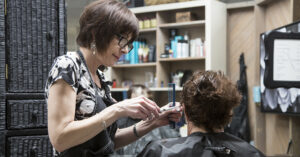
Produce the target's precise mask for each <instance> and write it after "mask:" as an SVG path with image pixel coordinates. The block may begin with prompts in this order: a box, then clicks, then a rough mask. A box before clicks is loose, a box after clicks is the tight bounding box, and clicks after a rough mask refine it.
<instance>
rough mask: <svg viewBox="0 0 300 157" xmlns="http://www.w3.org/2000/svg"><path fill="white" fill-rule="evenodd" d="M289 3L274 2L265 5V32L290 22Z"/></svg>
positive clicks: (288, 0) (282, 0) (285, 0)
mask: <svg viewBox="0 0 300 157" xmlns="http://www.w3.org/2000/svg"><path fill="white" fill-rule="evenodd" d="M290 3H291V1H290V0H275V1H272V2H270V3H269V4H267V5H266V7H265V13H266V14H265V16H266V17H265V19H266V31H268V30H272V29H275V28H277V27H280V26H283V25H286V24H288V23H291V22H292V19H291V17H292V16H291V8H290Z"/></svg>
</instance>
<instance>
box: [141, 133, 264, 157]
mask: <svg viewBox="0 0 300 157" xmlns="http://www.w3.org/2000/svg"><path fill="white" fill-rule="evenodd" d="M158 156H159V157H194V156H196V157H264V156H265V155H264V154H262V153H261V152H260V151H259V150H257V149H256V148H254V147H253V146H251V145H250V144H248V143H247V142H245V141H243V140H241V139H240V138H238V137H235V136H233V135H230V134H228V133H201V132H196V133H193V134H191V135H189V136H187V137H181V138H170V139H163V140H158V141H152V142H150V143H148V145H147V146H146V147H145V148H144V150H143V151H142V152H141V153H140V154H139V155H138V157H158Z"/></svg>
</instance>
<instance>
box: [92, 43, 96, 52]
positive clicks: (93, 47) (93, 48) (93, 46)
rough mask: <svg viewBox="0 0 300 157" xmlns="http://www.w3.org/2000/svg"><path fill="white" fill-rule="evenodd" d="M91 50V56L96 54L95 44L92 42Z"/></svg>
mask: <svg viewBox="0 0 300 157" xmlns="http://www.w3.org/2000/svg"><path fill="white" fill-rule="evenodd" d="M91 50H92V51H93V55H95V54H96V44H95V42H94V41H93V42H92V43H91Z"/></svg>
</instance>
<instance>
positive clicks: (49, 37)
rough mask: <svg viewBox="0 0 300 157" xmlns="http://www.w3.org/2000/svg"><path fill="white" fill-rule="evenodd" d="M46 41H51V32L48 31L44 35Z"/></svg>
mask: <svg viewBox="0 0 300 157" xmlns="http://www.w3.org/2000/svg"><path fill="white" fill-rule="evenodd" d="M46 39H47V40H48V41H51V40H52V39H53V31H49V32H48V33H47V34H46Z"/></svg>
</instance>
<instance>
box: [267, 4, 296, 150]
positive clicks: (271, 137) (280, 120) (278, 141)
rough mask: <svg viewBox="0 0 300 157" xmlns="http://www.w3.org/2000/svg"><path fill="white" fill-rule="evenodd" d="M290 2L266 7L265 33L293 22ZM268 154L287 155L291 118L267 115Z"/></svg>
mask: <svg viewBox="0 0 300 157" xmlns="http://www.w3.org/2000/svg"><path fill="white" fill-rule="evenodd" d="M291 13H292V12H291V1H290V0H276V1H271V2H270V3H268V4H267V5H265V31H268V30H272V29H275V28H278V27H281V26H283V25H286V24H289V23H291V22H292V15H291ZM265 124H266V128H265V129H266V130H265V134H266V154H267V155H276V154H285V153H286V151H287V146H288V142H289V137H290V135H289V127H290V126H289V118H288V117H287V116H282V115H278V114H269V113H268V114H266V115H265Z"/></svg>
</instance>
